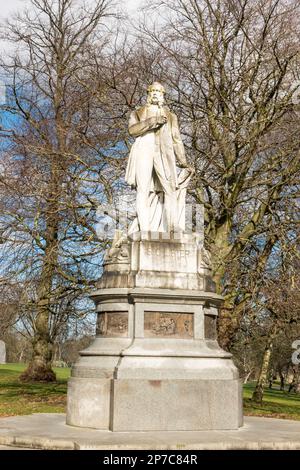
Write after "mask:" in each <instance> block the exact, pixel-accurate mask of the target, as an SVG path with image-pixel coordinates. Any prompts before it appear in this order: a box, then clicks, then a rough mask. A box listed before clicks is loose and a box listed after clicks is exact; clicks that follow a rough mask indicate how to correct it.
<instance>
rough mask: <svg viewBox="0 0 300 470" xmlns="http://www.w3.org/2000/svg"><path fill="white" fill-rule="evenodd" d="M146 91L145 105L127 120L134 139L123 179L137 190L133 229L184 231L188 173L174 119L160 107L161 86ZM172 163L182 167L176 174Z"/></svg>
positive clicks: (161, 104) (163, 92) (166, 110)
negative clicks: (135, 217) (135, 219)
mask: <svg viewBox="0 0 300 470" xmlns="http://www.w3.org/2000/svg"><path fill="white" fill-rule="evenodd" d="M147 92H148V96H147V103H146V105H144V106H142V107H141V108H139V109H137V110H135V111H133V112H132V113H131V115H130V118H129V133H130V135H131V136H132V137H135V139H136V140H135V142H134V144H133V146H132V148H131V152H130V155H129V160H128V165H127V169H126V175H125V180H126V182H127V183H128V184H129V185H131V186H132V187H134V188H136V190H137V198H136V208H137V221H136V223H135V230H141V231H149V230H150V231H177V230H184V204H185V193H186V187H187V184H188V181H189V180H190V176H191V173H192V170H191V169H190V168H189V167H188V165H187V162H186V157H185V152H184V147H183V143H182V140H181V137H180V132H179V127H178V121H177V117H176V115H175V114H174V113H172V112H171V111H170V110H169V108H168V107H167V106H165V104H164V94H165V90H164V87H163V86H162V85H161V84H160V83H157V82H154V83H153V84H152V85H150V86H149V88H148V90H147ZM176 162H177V166H179V167H181V168H184V170H183V171H182V172H181V173H180V174H179V175H177V168H176ZM133 225H134V224H133ZM132 231H134V228H132V227H131V228H130V230H129V232H132Z"/></svg>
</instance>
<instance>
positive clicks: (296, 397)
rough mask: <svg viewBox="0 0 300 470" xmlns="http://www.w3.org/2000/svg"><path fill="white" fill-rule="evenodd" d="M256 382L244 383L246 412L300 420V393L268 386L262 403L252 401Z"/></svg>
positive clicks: (246, 413)
mask: <svg viewBox="0 0 300 470" xmlns="http://www.w3.org/2000/svg"><path fill="white" fill-rule="evenodd" d="M254 387H255V384H254V383H249V384H246V385H244V414H245V415H248V416H265V417H270V418H271V417H272V418H284V419H296V420H299V421H300V394H299V393H298V394H296V393H288V392H286V391H280V390H279V386H277V387H278V388H275V387H276V385H275V386H274V388H273V389H269V388H266V389H265V392H264V398H263V403H262V405H261V406H260V405H256V404H254V403H252V401H251V396H252V393H253V390H254Z"/></svg>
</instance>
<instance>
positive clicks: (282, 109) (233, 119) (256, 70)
mask: <svg viewBox="0 0 300 470" xmlns="http://www.w3.org/2000/svg"><path fill="white" fill-rule="evenodd" d="M151 6H152V7H155V8H153V9H152V10H151V9H150V10H147V17H146V21H145V22H144V24H143V25H142V26H141V27H140V34H143V37H144V42H145V46H144V47H145V49H146V50H147V48H148V50H150V49H151V48H152V49H153V48H154V47H155V48H156V51H157V57H158V60H157V61H156V62H154V63H153V65H152V70H153V72H155V73H156V75H157V77H158V78H160V79H161V80H163V81H164V82H165V83H166V84H167V86H168V88H169V94H170V96H171V99H170V105H171V106H173V107H174V108H176V109H177V113H178V114H179V115H180V116H181V128H182V130H183V132H184V133H185V145H186V147H187V148H188V153H189V159H190V163H191V164H193V165H194V167H195V170H196V176H195V179H194V188H193V190H192V191H191V196H192V197H193V198H194V200H195V201H196V202H197V203H201V204H203V205H204V207H205V214H206V215H205V217H206V219H205V222H206V240H207V242H208V244H209V246H210V249H211V251H212V253H213V264H214V280H215V282H216V285H217V290H218V292H220V293H223V294H224V295H225V304H224V308H223V310H222V311H221V314H220V317H219V337H220V340H221V344H222V345H223V346H224V347H225V348H230V346H231V345H232V341H233V339H234V335H235V333H236V331H237V330H238V328H239V325H240V321H241V318H242V315H243V312H244V309H245V304H246V303H247V302H249V301H251V299H252V296H253V289H252V288H253V282H254V280H255V285H256V287H255V288H259V284H260V279H261V278H262V277H263V275H264V272H265V270H266V269H267V266H268V263H269V262H270V259H271V258H272V256H273V254H274V251H276V250H277V249H278V246H279V245H280V241H279V240H278V233H280V232H281V231H282V230H284V229H287V226H288V225H290V229H292V227H293V226H295V224H296V223H297V220H296V218H295V215H296V209H297V208H296V206H295V204H296V198H297V197H298V196H299V191H298V187H299V130H300V129H299V115H298V111H297V106H295V97H296V95H297V93H298V89H299V77H298V71H299V41H298V37H299V21H298V18H299V13H300V4H299V1H298V0H290V1H287V2H280V1H278V0H266V1H265V0H264V1H262V0H251V1H250V0H222V1H221V0H170V1H169V0H168V1H164V0H161V1H153V2H151ZM150 8H151V7H150ZM151 12H152V13H153V15H155V14H156V15H159V21H158V22H157V21H155V20H156V19H157V16H156V17H154V19H153V23H152V24H151V19H152V15H151ZM149 18H150V20H149ZM249 259H251V264H250V266H249ZM249 270H250V271H249ZM251 271H254V272H255V276H252V280H251V282H241V279H242V280H243V278H245V276H248V275H249V273H251Z"/></svg>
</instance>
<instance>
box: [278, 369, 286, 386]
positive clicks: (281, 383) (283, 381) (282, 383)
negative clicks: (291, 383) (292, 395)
mask: <svg viewBox="0 0 300 470" xmlns="http://www.w3.org/2000/svg"><path fill="white" fill-rule="evenodd" d="M279 377H280V390H284V385H285V377H284V375H283V373H282V371H279Z"/></svg>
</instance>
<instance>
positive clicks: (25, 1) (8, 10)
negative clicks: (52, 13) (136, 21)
mask: <svg viewBox="0 0 300 470" xmlns="http://www.w3.org/2000/svg"><path fill="white" fill-rule="evenodd" d="M89 1H92V0H89ZM119 1H120V4H121V5H122V7H123V8H126V9H127V11H129V12H130V13H131V14H132V13H134V12H136V11H137V9H138V8H139V7H140V6H141V4H142V3H144V1H143V0H119ZM29 4H30V0H0V21H3V20H4V21H5V19H6V18H8V17H10V16H11V15H12V14H13V13H15V12H21V11H22V10H23V8H24V7H26V6H27V5H29ZM8 47H9V46H8ZM6 48H7V43H5V42H4V41H3V40H1V39H0V52H1V51H3V50H4V49H6Z"/></svg>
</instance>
